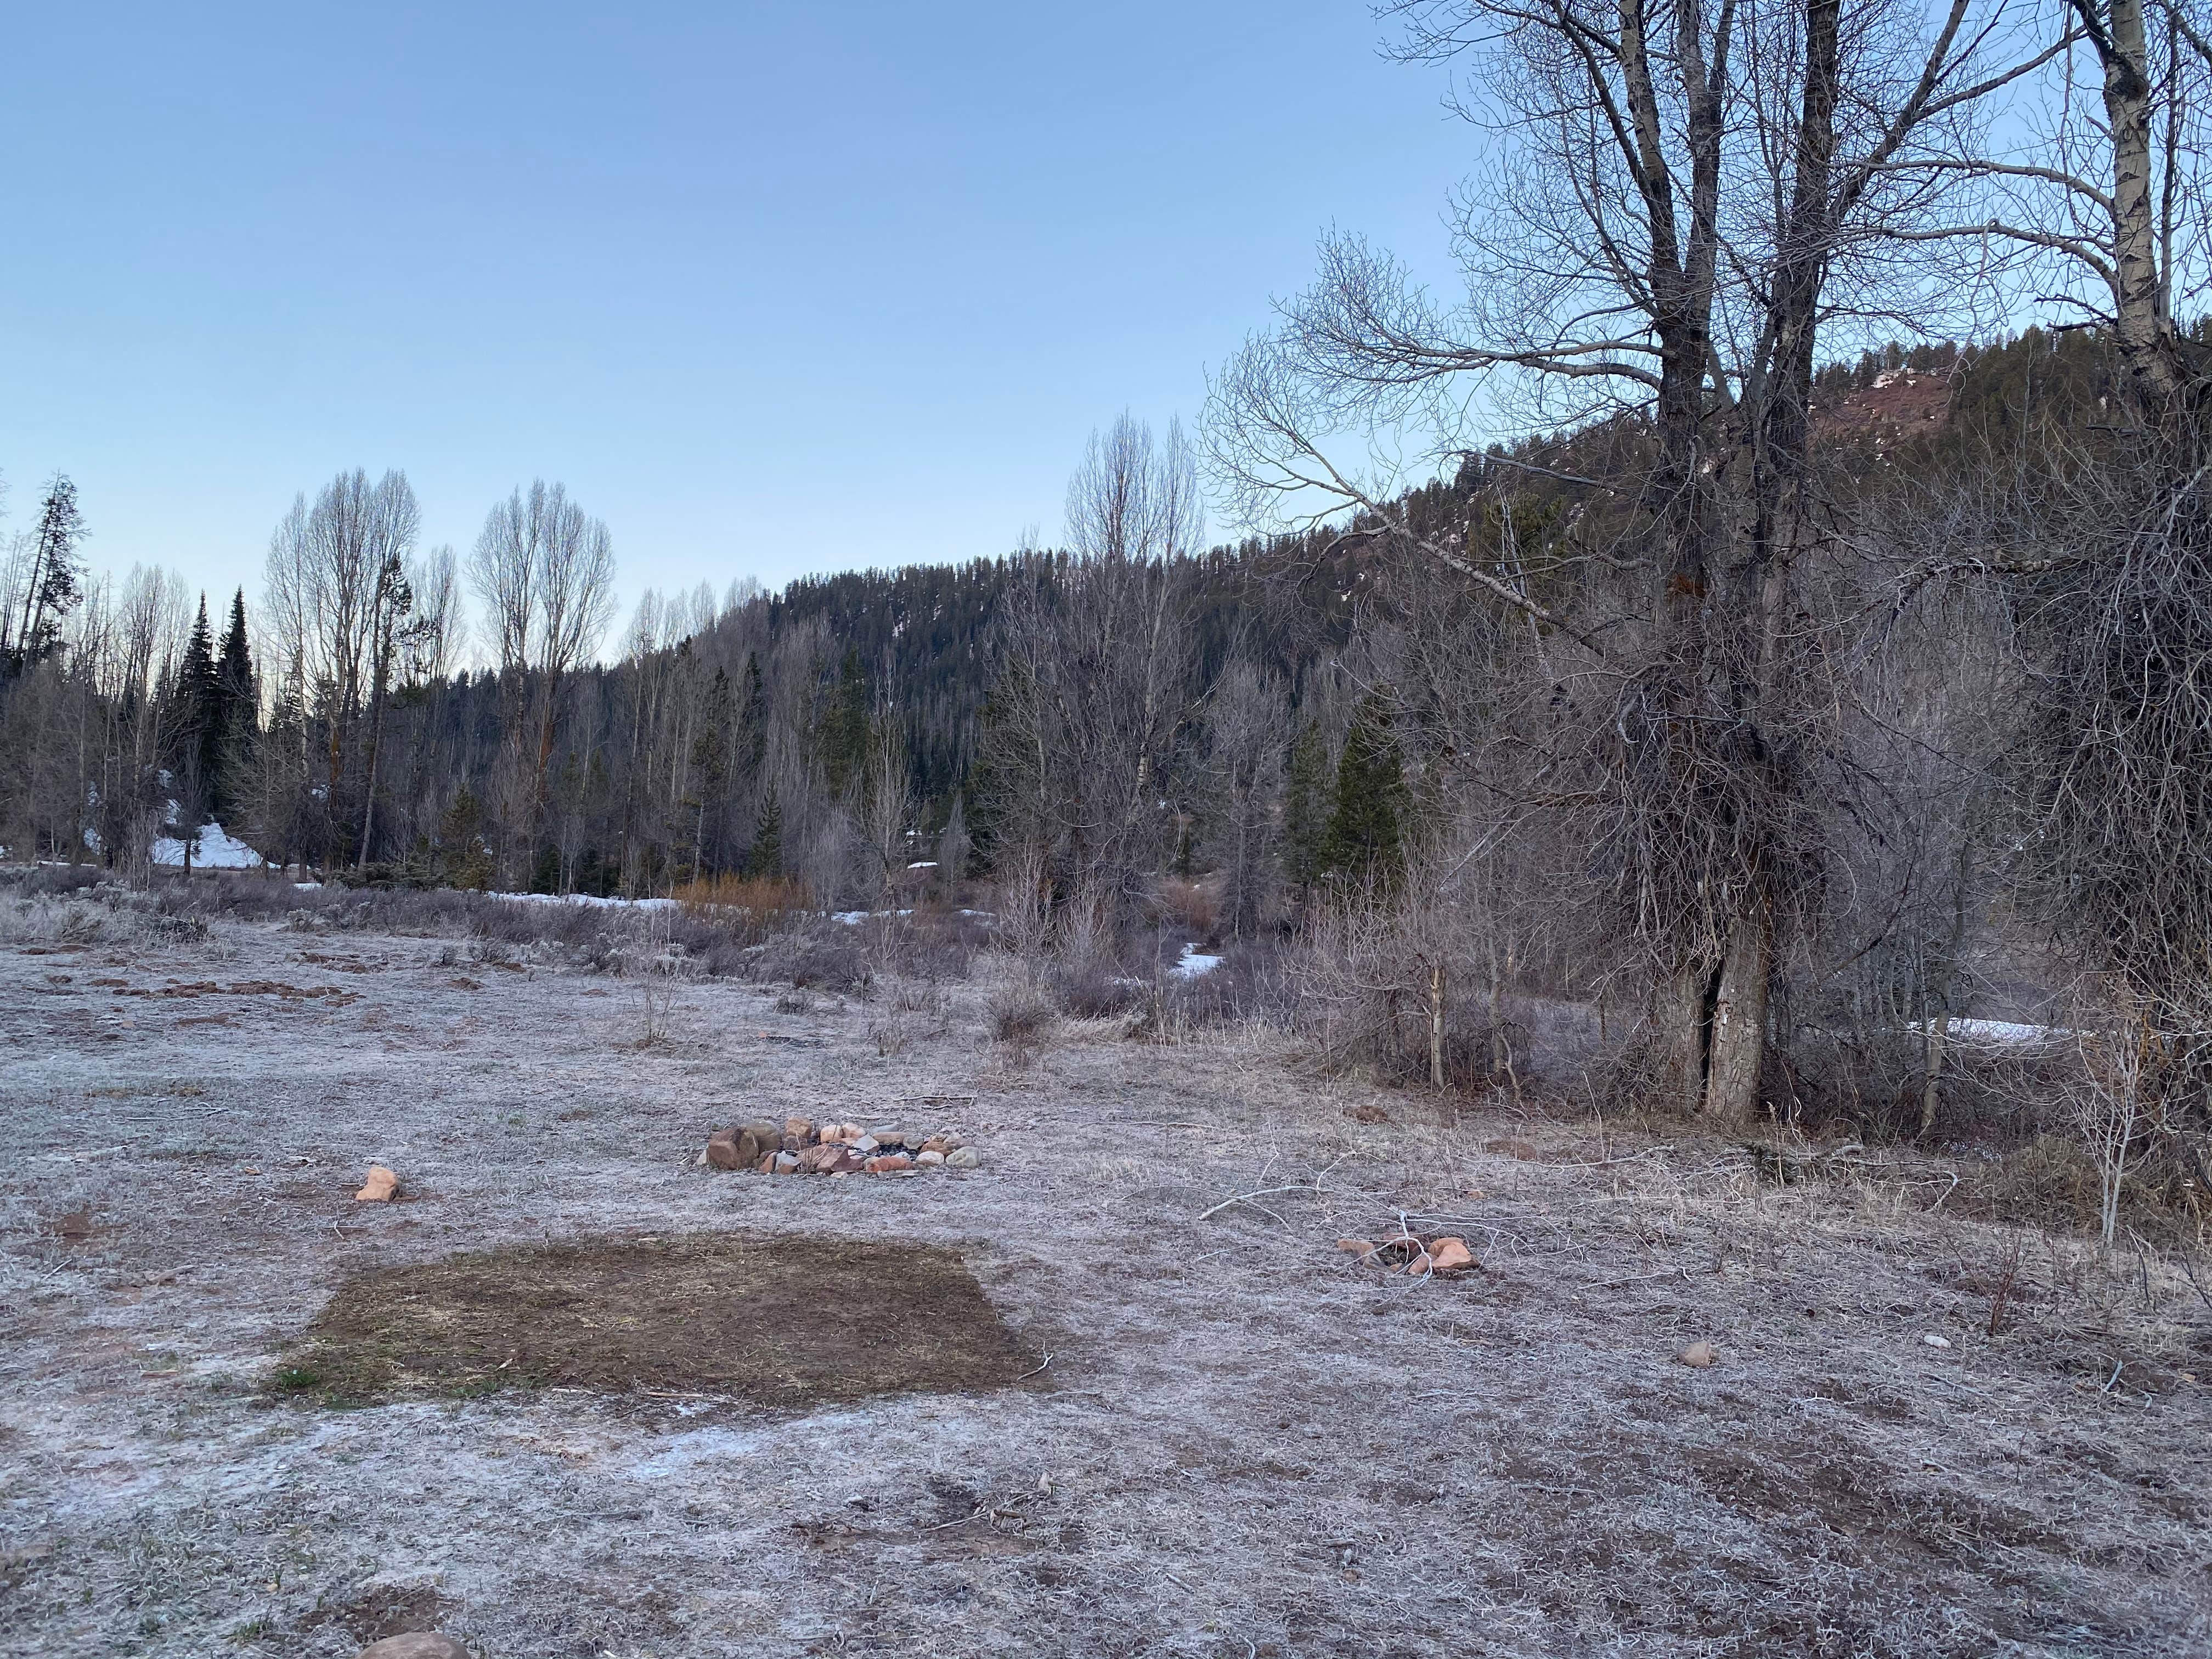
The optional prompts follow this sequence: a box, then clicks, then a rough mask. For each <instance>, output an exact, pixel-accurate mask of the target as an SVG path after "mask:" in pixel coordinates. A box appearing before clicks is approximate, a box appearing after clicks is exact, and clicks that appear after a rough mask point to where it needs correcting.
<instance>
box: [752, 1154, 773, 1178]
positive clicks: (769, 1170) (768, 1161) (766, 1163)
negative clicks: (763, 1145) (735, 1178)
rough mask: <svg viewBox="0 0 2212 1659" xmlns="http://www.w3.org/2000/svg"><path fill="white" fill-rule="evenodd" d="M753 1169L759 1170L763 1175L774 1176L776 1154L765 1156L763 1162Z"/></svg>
mask: <svg viewBox="0 0 2212 1659" xmlns="http://www.w3.org/2000/svg"><path fill="white" fill-rule="evenodd" d="M753 1167H754V1168H755V1169H757V1170H759V1171H760V1172H761V1173H762V1174H763V1175H774V1174H775V1153H774V1152H769V1153H766V1154H764V1155H763V1157H762V1158H761V1161H760V1162H759V1163H758V1164H755V1165H754V1166H753Z"/></svg>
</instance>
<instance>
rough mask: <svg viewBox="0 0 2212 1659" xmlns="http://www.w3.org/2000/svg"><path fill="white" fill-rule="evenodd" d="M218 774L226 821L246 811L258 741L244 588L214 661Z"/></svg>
mask: <svg viewBox="0 0 2212 1659" xmlns="http://www.w3.org/2000/svg"><path fill="white" fill-rule="evenodd" d="M215 679H216V708H217V710H218V715H217V720H216V775H215V777H214V779H213V780H212V785H211V789H210V793H211V795H212V797H213V799H214V802H215V809H216V816H217V817H220V818H222V820H223V822H225V823H229V822H231V821H232V820H233V819H234V817H236V816H237V815H238V814H239V812H240V811H241V810H242V809H243V808H244V806H245V805H246V799H247V778H248V776H249V774H250V771H251V768H252V749H253V742H254V739H255V738H257V737H258V735H259V725H260V716H261V691H260V686H259V684H258V682H257V681H256V679H255V678H254V673H253V651H252V647H251V646H250V645H249V644H248V643H247V641H246V590H245V589H244V588H242V587H241V588H240V589H239V590H238V592H236V593H235V594H234V595H233V596H232V598H231V601H230V626H229V627H228V629H225V630H224V632H223V636H222V654H221V655H220V656H218V657H217V658H216V664H215Z"/></svg>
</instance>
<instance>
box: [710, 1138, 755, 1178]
mask: <svg viewBox="0 0 2212 1659" xmlns="http://www.w3.org/2000/svg"><path fill="white" fill-rule="evenodd" d="M738 1139H739V1137H738V1132H737V1131H736V1130H735V1129H717V1130H716V1131H715V1132H714V1133H713V1134H711V1135H708V1137H707V1167H708V1169H710V1170H742V1169H744V1167H745V1166H746V1165H747V1164H753V1163H757V1162H758V1161H759V1157H760V1154H759V1153H758V1152H754V1153H753V1156H752V1157H751V1158H746V1157H744V1155H743V1154H742V1153H741V1152H739V1151H738ZM744 1142H745V1148H746V1150H747V1151H751V1150H752V1137H751V1136H750V1135H746V1136H744Z"/></svg>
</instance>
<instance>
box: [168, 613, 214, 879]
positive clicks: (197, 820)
mask: <svg viewBox="0 0 2212 1659" xmlns="http://www.w3.org/2000/svg"><path fill="white" fill-rule="evenodd" d="M169 708H170V711H171V714H170V720H171V727H170V729H171V731H172V732H173V738H172V742H171V748H170V751H169V769H170V787H171V789H172V791H173V793H174V796H175V799H176V803H177V811H176V818H177V823H178V826H179V833H180V834H181V835H182V836H183V837H184V841H185V846H186V847H187V848H190V847H191V843H192V840H193V837H194V836H196V835H197V832H198V829H199V826H200V825H201V824H202V823H205V822H206V821H207V818H208V817H209V815H210V813H211V812H212V811H214V808H215V796H214V790H215V783H216V776H217V775H218V774H219V773H220V772H221V771H222V684H221V682H220V681H219V680H218V678H216V665H215V635H214V632H213V630H211V629H210V628H209V627H208V614H207V595H206V594H204V593H203V594H201V595H200V610H199V616H198V617H197V619H196V620H195V621H194V622H193V623H192V631H191V637H190V638H189V639H188V640H186V641H185V654H184V657H183V659H182V660H180V661H179V663H178V665H177V678H176V684H174V685H173V687H172V688H171V690H170V693H169ZM185 866H186V868H190V867H191V855H190V854H189V852H188V853H187V854H186V855H185Z"/></svg>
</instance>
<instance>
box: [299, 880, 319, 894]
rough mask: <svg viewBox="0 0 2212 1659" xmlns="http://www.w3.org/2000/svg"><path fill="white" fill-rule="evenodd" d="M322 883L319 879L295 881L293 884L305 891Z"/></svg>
mask: <svg viewBox="0 0 2212 1659" xmlns="http://www.w3.org/2000/svg"><path fill="white" fill-rule="evenodd" d="M292 885H293V886H295V887H297V888H298V889H300V890H301V891H302V892H305V891H306V890H308V889H309V888H313V887H320V886H321V885H322V883H320V882H319V881H295V882H294V883H293V884H292Z"/></svg>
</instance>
